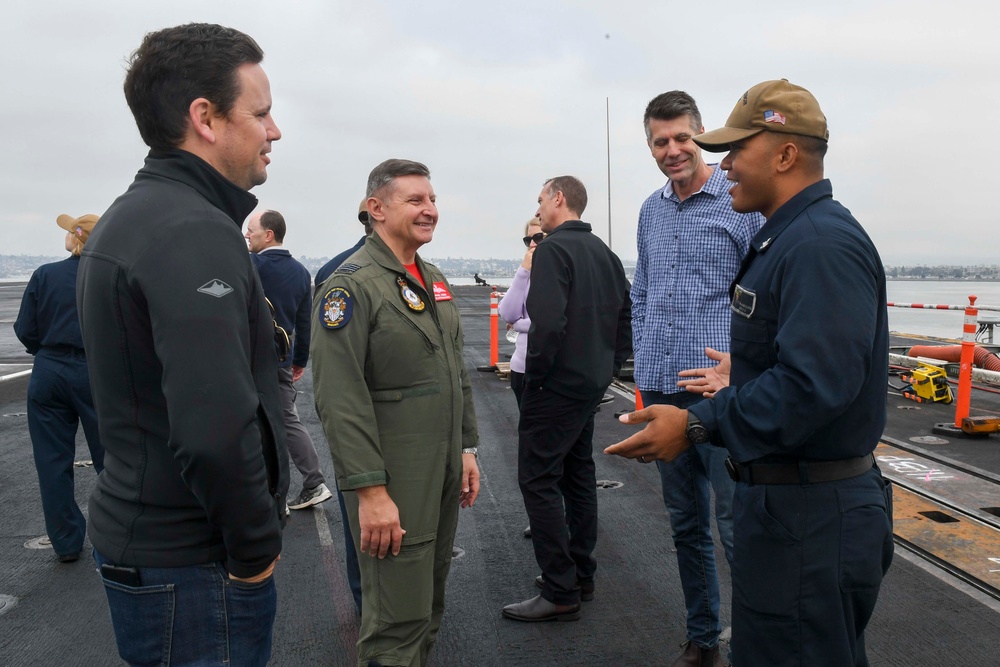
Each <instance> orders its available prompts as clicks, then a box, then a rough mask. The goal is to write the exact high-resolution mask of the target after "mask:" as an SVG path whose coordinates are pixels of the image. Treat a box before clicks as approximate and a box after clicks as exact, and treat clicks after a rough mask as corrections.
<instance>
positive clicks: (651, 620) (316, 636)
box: [0, 287, 1000, 667]
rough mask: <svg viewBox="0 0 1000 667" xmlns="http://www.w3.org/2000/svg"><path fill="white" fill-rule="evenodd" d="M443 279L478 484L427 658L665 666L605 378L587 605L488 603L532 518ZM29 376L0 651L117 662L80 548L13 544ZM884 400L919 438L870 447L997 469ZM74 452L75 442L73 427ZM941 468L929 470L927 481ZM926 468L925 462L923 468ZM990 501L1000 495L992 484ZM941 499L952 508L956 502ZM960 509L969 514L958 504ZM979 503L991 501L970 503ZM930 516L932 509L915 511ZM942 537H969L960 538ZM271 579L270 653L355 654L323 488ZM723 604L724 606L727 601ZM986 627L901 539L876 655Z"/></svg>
mask: <svg viewBox="0 0 1000 667" xmlns="http://www.w3.org/2000/svg"><path fill="white" fill-rule="evenodd" d="M454 291H455V296H456V298H457V300H458V305H459V307H460V309H461V312H462V315H463V325H464V327H465V339H466V350H465V357H466V365H467V367H468V368H469V370H470V373H471V375H472V382H473V391H474V394H475V400H476V409H477V414H478V417H479V427H480V437H481V440H482V441H481V444H480V460H481V466H482V470H483V487H482V492H481V494H480V497H479V500H478V502H477V503H476V506H475V508H473V509H471V510H464V511H463V512H462V513H461V518H460V522H459V529H458V536H457V539H456V543H457V546H459V547H460V548H461V550H462V555H461V556H460V557H458V558H457V559H456V560H455V561H454V563H453V565H452V570H451V576H450V578H449V580H448V597H447V610H446V613H445V618H444V624H443V626H442V629H441V633H440V635H439V637H438V643H437V646H436V648H435V650H434V653H433V656H432V664H433V665H438V666H444V665H477V666H478V665H487V666H497V667H507V666H514V665H525V666H528V665H611V664H620V665H663V664H669V663H670V662H671V661H672V660H673V658H674V657H676V655H677V654H678V653H679V651H680V649H679V648H678V644H680V643H681V642H682V641H684V639H685V633H684V612H683V602H682V597H681V591H680V584H679V579H678V575H677V565H676V557H675V554H674V552H673V547H672V543H671V540H670V528H669V525H668V521H667V515H666V512H665V510H664V508H663V503H662V500H661V498H660V488H659V478H658V475H657V474H656V470H655V467H654V466H644V465H641V464H638V463H635V462H631V461H626V460H623V459H618V458H611V457H607V456H604V455H603V454H601V453H599V451H600V449H602V448H603V447H604V446H606V445H607V444H610V443H612V442H615V441H617V440H619V439H621V438H622V437H625V436H626V435H628V434H629V433H630V432H631V429H630V428H629V427H625V426H623V425H621V424H619V423H617V422H616V421H615V420H614V419H613V413H614V412H617V411H619V410H623V409H625V408H627V407H630V405H631V401H630V400H628V399H626V398H625V397H624V396H623V395H622V394H620V393H618V392H612V393H613V394H614V395H615V401H614V402H613V403H611V404H607V405H604V406H602V408H601V412H600V413H599V414H598V415H597V423H596V435H595V450H597V451H598V453H597V454H596V455H595V459H596V460H597V470H598V479H600V480H607V481H612V482H621V486H616V485H614V484H610V485H608V486H609V487H610V488H604V489H601V490H600V491H599V492H598V498H599V504H600V521H601V524H600V534H599V539H598V545H597V551H596V556H597V558H598V572H597V590H596V596H595V600H594V601H593V602H588V603H585V605H584V608H583V618H582V619H581V620H580V621H579V622H576V623H545V624H522V623H517V622H514V621H509V620H506V619H504V618H502V617H501V615H500V609H501V607H502V606H503V605H505V604H508V603H511V602H517V601H520V600H522V599H525V598H528V597H531V596H533V595H535V594H536V593H537V589H536V588H535V587H534V586H533V581H532V580H533V578H534V576H535V575H536V574H538V570H537V566H536V565H535V561H534V556H533V554H532V550H531V544H530V540H526V539H524V538H523V537H522V531H523V529H524V527H525V526H526V525H527V520H526V517H525V513H524V506H523V503H522V502H521V497H520V492H519V490H518V487H517V410H516V408H515V405H514V400H513V396H512V393H511V391H510V388H509V384H508V383H507V382H506V381H503V380H501V379H499V378H498V377H497V376H496V375H495V374H494V373H489V372H477V371H476V370H475V369H476V368H477V367H482V366H486V365H488V361H489V360H488V357H489V337H488V335H489V334H488V331H489V329H488V327H489V292H490V290H489V289H488V288H483V287H456V288H455V289H454ZM20 294H21V292H20V290H19V289H13V290H10V289H8V290H0V321H2V323H3V326H4V329H3V330H2V331H0V362H4V363H12V364H25V363H28V364H30V361H31V359H30V357H27V356H26V355H24V354H23V351H21V350H20V349H19V346H18V345H17V342H16V340H14V339H13V334H12V332H11V331H10V322H12V321H13V318H14V316H15V315H16V310H17V303H18V302H19V300H20ZM11 341H13V342H11ZM511 351H512V346H511V345H510V344H508V343H507V341H506V340H505V339H504V337H503V336H500V352H501V360H505V357H504V355H505V354H510V352H511ZM20 367H21V368H23V367H24V366H20ZM26 385H27V382H26V380H25V379H24V378H20V379H15V380H11V381H7V382H0V470H2V471H3V472H2V476H3V478H2V484H0V494H2V500H3V504H4V507H5V509H4V511H3V512H2V514H0V562H2V563H3V564H4V567H3V568H0V665H3V666H16V665H56V664H58V665H86V666H88V667H89V666H102V665H118V664H121V663H120V661H119V660H118V657H117V652H116V650H115V646H114V635H113V633H112V629H111V623H110V620H109V618H108V615H107V604H106V602H105V599H104V592H103V590H102V588H101V585H100V582H99V580H98V577H97V574H96V572H95V571H94V565H93V562H92V561H91V560H90V559H89V558H83V559H81V560H80V561H78V562H77V563H73V564H69V565H65V564H59V563H57V562H56V561H55V556H54V554H53V552H52V551H51V549H48V550H37V549H28V548H25V543H28V542H29V541H31V540H33V539H35V538H37V537H39V536H41V535H44V524H43V520H42V512H41V506H40V500H39V497H38V482H37V477H36V476H35V471H34V466H33V463H32V458H31V444H30V440H29V438H28V434H27V426H26V420H25V417H24V413H25V387H26ZM299 389H300V391H301V392H302V393H301V394H300V396H299V398H298V407H299V411H300V414H301V416H302V418H303V421H304V423H305V424H306V427H307V428H308V429H309V431H310V433H311V434H312V436H313V438H314V439H315V441H316V442H317V445H318V447H317V449H318V451H319V455H320V460H321V463H322V467H323V470H324V472H325V473H326V474H327V476H328V477H332V475H333V467H332V463H331V460H330V455H329V451H328V450H327V449H326V446H325V441H324V439H323V436H322V432H321V428H320V425H319V423H318V421H317V419H316V415H315V411H314V410H313V407H312V405H313V398H312V391H311V376H310V374H309V372H308V371H307V373H306V377H305V378H304V379H303V381H302V382H300V383H299ZM990 401H996V396H995V395H988V398H987V399H983V400H980V399H979V398H978V396H977V395H974V396H973V400H972V406H973V413H974V414H990V410H992V408H993V406H996V407H997V408H1000V401H996V402H995V403H992V404H990ZM888 406H889V426H888V429H887V435H889V436H890V437H891V438H892V439H893V441H895V444H894V443H893V442H887V443H886V444H887V445H888V446H891V447H895V448H896V449H900V448H901V445H905V446H907V447H911V446H912V447H914V448H916V449H914V450H912V451H911V450H903V451H908V452H909V453H907V454H905V455H902V454H900V453H899V452H889V453H888V454H885V453H884V452H882V453H880V454H881V455H890V456H897V457H898V458H902V457H904V456H912V457H924V458H921V459H919V460H916V462H915V463H914V464H913V465H925V466H927V467H928V468H934V469H942V470H943V469H944V465H945V464H944V463H942V461H948V462H949V463H947V465H949V466H950V467H952V468H955V469H957V470H959V472H960V473H961V474H962V475H968V474H969V472H968V470H962V469H961V468H962V467H963V466H964V467H966V468H968V469H982V470H984V471H986V472H987V473H992V474H997V473H1000V452H998V450H1000V441H998V440H997V436H993V438H991V439H987V440H985V441H958V440H949V441H947V442H944V443H940V442H938V443H937V444H935V443H934V441H931V442H927V441H924V440H921V441H920V442H918V443H913V442H912V441H911V438H921V439H924V438H926V437H928V436H930V435H931V432H930V428H931V426H932V425H933V423H935V422H941V421H947V420H948V419H950V418H951V417H952V416H953V414H954V406H943V405H926V404H925V405H917V404H915V403H913V402H911V401H906V400H905V399H902V398H899V397H894V396H890V397H889V399H888ZM904 408H905V409H904ZM911 408H915V409H911ZM998 411H1000V410H998ZM429 418H433V416H429ZM916 450H919V451H921V452H923V454H921V453H919V452H918V451H916ZM925 454H926V456H924V455H925ZM78 456H79V457H80V458H84V457H85V456H86V447H85V445H83V444H82V441H81V442H80V444H79V448H78ZM929 457H937V458H929ZM927 461H930V463H927ZM883 467H885V468H886V471H887V473H889V474H892V475H894V476H896V477H897V478H901V477H906V476H907V475H908V474H909V475H911V476H912V473H913V472H914V470H915V468H913V467H912V466H911V467H906V466H897V467H901V468H904V469H905V470H904V472H903V473H902V474H898V473H899V471H898V470H897V471H893V470H891V469H890V466H883ZM76 473H77V498H78V501H79V502H80V503H81V505H82V506H83V507H85V506H86V498H87V496H88V495H89V493H90V490H91V489H92V487H93V481H94V475H93V470H92V469H90V468H77V469H76ZM936 474H937V473H932V474H931V478H932V480H933V479H934V477H935V475H936ZM923 477H927V473H926V472H924V473H923ZM976 479H979V480H981V481H983V483H988V480H982V479H981V478H979V477H977V478H976ZM900 481H903V480H902V479H900ZM927 483H930V482H925V484H927ZM300 484H301V481H300V480H299V478H298V474H297V473H296V472H295V471H294V467H293V471H292V490H293V491H297V490H298V489H299V486H300ZM970 484H971V483H970ZM952 486H958V485H957V484H948V483H945V481H944V480H942V482H941V483H940V484H937V486H936V487H935V488H934V494H935V495H936V496H940V497H942V498H947V497H949V496H950V495H954V494H952V493H951V487H952ZM990 488H991V487H985V490H976V491H975V492H974V493H966V494H965V495H966V496H970V495H971V498H972V500H966V501H961V503H965V504H967V505H969V506H970V507H971V505H976V509H981V508H982V507H990V506H991V505H990V504H989V503H988V502H986V501H988V498H989V493H990V491H989V489H990ZM980 494H986V498H985V499H982V498H980ZM994 498H996V499H998V500H1000V494H996V495H995V496H994ZM953 502H954V504H961V503H960V502H959V501H957V500H956V501H953ZM901 504H904V503H901ZM998 504H1000V502H995V503H993V505H992V506H995V505H998ZM916 511H917V512H919V511H925V510H923V508H921V509H918V510H916ZM941 511H942V512H944V511H947V512H957V510H954V509H953V508H952V509H947V510H941ZM920 516H922V515H920ZM956 516H958V518H959V519H960V521H965V517H964V515H958V514H956ZM988 516H990V515H989V513H988V512H987V513H986V514H985V517H982V518H986V517H988ZM898 517H899V513H898V509H897V518H898ZM979 518H980V517H977V518H976V519H975V520H976V521H978V520H979ZM969 520H970V521H973V519H969ZM927 523H928V524H933V523H936V522H934V521H933V520H931V519H927ZM983 523H984V524H985V522H983ZM942 525H945V524H942ZM945 544H946V546H947V541H946V542H945ZM956 545H957V542H956ZM86 548H87V549H89V543H88V545H87V547H86ZM955 550H956V551H963V552H964V551H965V550H964V549H960V548H958V547H957V546H956V549H955ZM995 556H997V557H1000V554H995ZM717 560H718V562H719V563H720V571H721V575H722V579H723V591H724V593H723V607H724V609H725V610H728V607H729V578H728V577H729V574H728V568H727V567H726V565H725V559H724V557H723V556H722V553H721V549H717ZM996 569H1000V566H997V568H996ZM276 577H277V586H278V595H279V602H278V604H279V608H278V618H277V621H276V623H275V628H274V651H273V657H272V660H271V665H276V666H289V667H292V666H295V667H299V666H313V665H352V664H354V662H355V652H354V642H355V640H356V638H357V629H358V623H357V618H356V616H355V612H354V606H353V602H352V601H351V599H350V593H349V592H348V589H347V584H346V575H345V570H344V565H343V541H342V537H341V526H340V515H339V511H338V509H337V506H336V504H335V502H334V501H330V502H327V503H325V504H323V505H320V506H319V507H318V508H315V509H311V510H305V511H300V512H293V513H292V517H291V520H290V521H289V523H288V527H287V528H286V530H285V537H284V550H283V553H282V560H281V562H280V563H279V564H278V568H277V571H276ZM2 596H8V597H2ZM725 619H726V620H727V621H728V611H726V612H725ZM997 636H1000V604H998V603H997V602H996V601H995V600H993V599H992V598H990V597H989V596H987V595H986V594H984V593H982V592H980V591H979V590H977V589H975V588H973V587H971V586H969V585H967V584H964V583H962V582H960V581H959V580H957V579H956V578H955V577H954V576H952V575H951V574H947V573H945V572H944V571H942V570H941V569H940V568H938V567H937V566H936V565H934V564H932V563H931V562H930V561H928V560H927V559H926V558H925V557H922V556H918V555H912V554H909V553H908V552H906V551H905V550H904V549H903V548H902V546H901V545H898V546H897V557H896V559H895V561H894V563H893V566H892V569H891V570H890V572H889V575H888V576H887V577H886V580H885V582H884V585H883V589H882V594H881V596H880V598H879V604H878V607H877V609H876V611H875V616H874V618H873V619H872V622H871V624H870V625H869V629H868V633H867V647H868V656H869V658H870V660H871V663H872V664H873V665H901V666H902V665H905V666H907V667H912V666H921V665H933V666H934V667H945V666H949V665H966V664H979V665H986V664H995V663H996V637H997Z"/></svg>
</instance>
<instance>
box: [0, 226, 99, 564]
mask: <svg viewBox="0 0 1000 667" xmlns="http://www.w3.org/2000/svg"><path fill="white" fill-rule="evenodd" d="M56 223H57V224H58V225H59V226H60V227H62V228H63V229H65V230H66V250H67V251H68V252H69V253H71V254H70V256H69V257H68V258H66V259H64V260H63V261H61V262H54V263H52V264H43V265H42V266H40V267H38V269H37V270H36V271H35V272H34V273H33V274H32V275H31V280H29V281H28V286H27V288H26V289H25V290H24V296H23V297H22V299H21V310H20V311H19V312H18V314H17V320H16V321H15V322H14V333H15V334H16V335H17V339H18V340H19V341H21V343H23V344H24V347H25V348H26V349H27V351H28V353H29V354H32V355H34V357H35V364H34V368H33V369H32V372H31V380H30V381H29V382H28V432H29V433H30V434H31V449H32V452H33V453H34V456H35V469H36V470H37V471H38V487H39V490H40V491H41V494H42V512H43V513H44V514H45V532H46V533H47V534H48V536H49V539H50V540H51V541H52V547H53V549H55V552H56V556H57V557H58V558H59V560H60V562H63V563H70V562H72V561H75V560H77V559H78V558H79V557H80V552H81V551H82V550H83V538H84V536H85V535H86V531H87V521H86V519H84V516H83V512H81V511H80V507H79V505H77V504H76V499H75V497H74V494H73V459H74V458H75V457H76V430H77V424H78V423H79V424H82V425H83V433H84V435H85V436H86V437H87V446H88V447H89V448H90V458H91V460H92V461H93V463H94V470H95V471H96V472H97V473H98V474H100V472H101V471H102V470H103V469H104V448H103V447H101V439H100V436H99V434H98V431H97V414H96V413H95V412H94V399H93V397H92V396H91V394H90V376H89V375H88V373H87V357H86V356H85V355H84V353H83V337H82V335H81V334H80V320H79V317H78V316H77V311H76V271H77V269H78V268H79V266H80V250H81V249H82V248H83V244H84V243H86V242H87V237H88V236H90V232H91V231H92V230H93V229H94V225H95V224H97V216H96V215H89V214H88V215H84V216H81V217H79V218H74V217H72V216H70V215H65V214H63V215H60V216H59V217H58V218H57V219H56Z"/></svg>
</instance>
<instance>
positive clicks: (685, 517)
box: [642, 390, 736, 648]
mask: <svg viewBox="0 0 1000 667" xmlns="http://www.w3.org/2000/svg"><path fill="white" fill-rule="evenodd" d="M701 400H702V397H701V396H698V395H697V394H692V393H690V392H686V391H684V392H678V393H673V394H664V393H661V392H658V391H646V390H642V401H643V403H644V404H645V405H655V404H666V405H674V406H677V407H679V408H687V407H688V406H689V405H693V404H695V403H698V402H699V401H701ZM727 455H728V452H727V451H726V449H725V448H723V447H716V446H715V445H713V444H711V443H705V444H702V445H694V446H692V447H691V448H689V449H688V450H686V451H685V452H684V453H683V454H681V455H680V456H678V457H677V458H676V459H674V460H673V461H670V462H669V463H668V462H665V461H657V462H656V466H657V467H658V468H659V470H660V482H661V484H662V486H663V503H664V504H665V505H666V506H667V511H668V512H669V513H670V527H671V529H672V530H673V538H674V546H675V547H676V549H677V569H678V571H679V573H680V577H681V588H682V589H683V590H684V604H685V606H686V607H687V638H688V640H689V641H691V642H693V643H695V644H697V645H698V646H701V647H704V648H709V647H712V646H715V645H716V644H717V643H718V642H719V634H720V633H721V632H722V624H721V622H720V621H719V578H718V575H717V573H716V569H715V542H714V541H713V539H712V527H711V495H710V489H714V490H715V524H716V527H717V528H718V531H719V539H720V541H721V542H722V547H723V549H724V550H725V553H726V560H728V561H729V565H730V568H731V567H732V564H733V492H734V491H735V488H736V482H734V481H733V480H732V479H730V477H729V473H727V472H726V456H727Z"/></svg>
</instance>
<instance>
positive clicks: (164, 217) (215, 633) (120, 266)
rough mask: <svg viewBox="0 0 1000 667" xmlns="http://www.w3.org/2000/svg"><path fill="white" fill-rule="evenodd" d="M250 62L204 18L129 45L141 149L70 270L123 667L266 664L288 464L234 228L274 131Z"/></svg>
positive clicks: (105, 567) (94, 522)
mask: <svg viewBox="0 0 1000 667" xmlns="http://www.w3.org/2000/svg"><path fill="white" fill-rule="evenodd" d="M263 55H264V54H263V52H262V51H261V49H260V47H259V46H258V45H257V43H256V42H254V40H253V39H252V38H250V37H249V36H247V35H245V34H243V33H241V32H239V31H236V30H233V29H231V28H224V27H222V26H217V25H208V24H188V25H184V26H178V27H176V28H168V29H165V30H161V31H158V32H154V33H149V34H147V35H146V37H145V39H144V40H143V42H142V45H141V46H140V47H139V49H138V50H137V51H136V52H135V53H134V54H133V55H132V58H131V63H130V67H129V71H128V73H127V75H126V78H125V97H126V99H127V101H128V103H129V107H130V108H131V110H132V113H133V115H134V116H135V119H136V124H137V125H138V127H139V132H140V134H141V135H142V138H143V140H144V141H145V142H146V144H147V145H148V146H149V147H150V152H149V155H148V157H147V158H146V162H145V165H144V166H143V167H142V169H140V170H139V173H138V174H137V175H136V178H135V181H134V182H133V183H132V185H131V186H130V187H129V189H128V190H127V191H126V192H125V194H123V195H121V196H120V197H119V198H118V199H117V200H116V201H115V202H114V203H113V204H112V205H111V207H110V208H109V209H108V210H107V212H106V213H105V214H104V215H103V216H101V221H100V223H99V224H98V225H97V227H96V228H95V230H94V232H93V234H91V236H90V238H89V242H88V243H87V245H86V246H85V250H84V253H83V257H82V259H81V262H80V270H79V278H78V281H77V282H78V284H77V299H78V303H79V306H80V309H79V310H80V324H81V328H82V331H83V340H84V347H85V349H86V354H87V360H88V362H89V366H90V377H91V385H92V387H93V394H94V402H95V405H96V408H97V414H98V421H99V425H100V433H101V439H102V441H103V443H104V445H105V449H106V455H105V469H104V473H103V474H102V475H101V476H100V477H99V478H98V482H97V485H96V488H95V489H94V492H93V494H92V496H91V499H90V538H91V542H93V545H94V557H95V559H96V560H97V563H98V565H99V566H100V568H101V577H102V580H103V582H104V586H105V591H106V593H107V597H108V603H109V606H110V610H111V618H112V622H113V625H114V627H115V636H116V639H117V643H118V652H119V654H120V655H121V657H122V658H123V659H124V660H125V661H126V662H128V663H130V664H138V663H141V664H153V663H156V664H160V663H161V662H162V663H163V664H166V663H167V662H170V664H194V662H198V664H207V663H208V662H213V664H216V663H217V664H222V663H223V662H224V661H225V660H228V663H226V664H233V665H265V664H266V663H267V661H268V658H269V657H270V654H271V629H272V626H273V623H274V616H275V611H276V594H275V589H274V580H273V577H272V576H271V575H272V572H273V570H274V565H275V563H276V562H277V559H278V556H279V553H280V552H281V526H282V522H283V520H284V509H285V494H286V492H287V490H288V454H287V453H286V450H285V432H284V427H283V425H282V416H281V398H280V395H279V392H278V383H277V375H278V371H277V359H276V356H275V353H274V336H273V334H274V330H273V323H272V321H271V317H270V314H269V312H268V307H267V303H266V302H265V300H264V292H263V290H262V289H261V284H260V280H259V279H258V277H257V274H256V272H255V271H254V269H253V266H252V264H251V263H250V258H249V257H248V255H247V251H246V244H245V242H244V240H243V237H242V235H241V232H240V228H241V223H242V221H243V219H244V218H245V217H246V216H247V215H248V214H249V213H250V212H251V211H252V210H253V209H254V207H255V206H256V203H257V199H256V197H254V196H253V195H251V194H250V193H249V192H247V191H248V190H249V189H250V188H252V187H254V186H255V185H259V184H260V183H263V182H264V180H265V179H266V178H267V173H266V167H267V164H268V163H269V162H270V160H269V159H268V157H267V153H269V152H270V149H271V142H272V141H277V140H278V139H279V138H280V137H281V133H280V132H279V130H278V127H277V126H276V125H275V123H274V120H273V119H272V118H271V115H270V109H271V93H270V86H269V83H268V79H267V76H266V75H265V74H264V70H263V69H261V67H260V64H259V63H260V62H261V60H262V59H263Z"/></svg>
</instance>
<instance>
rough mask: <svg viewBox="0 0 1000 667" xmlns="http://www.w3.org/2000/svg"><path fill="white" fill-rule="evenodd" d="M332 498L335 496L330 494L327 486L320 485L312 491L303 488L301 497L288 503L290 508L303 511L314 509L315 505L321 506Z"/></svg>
mask: <svg viewBox="0 0 1000 667" xmlns="http://www.w3.org/2000/svg"><path fill="white" fill-rule="evenodd" d="M330 498H333V494H332V493H330V489H328V488H327V487H326V484H320V485H319V486H314V487H313V488H311V489H306V488H303V489H302V493H300V494H299V497H298V498H296V499H295V500H293V501H291V502H290V503H288V508H289V509H293V510H301V509H305V508H307V507H312V506H313V505H319V504H320V503H322V502H325V501H327V500H329V499H330Z"/></svg>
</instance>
